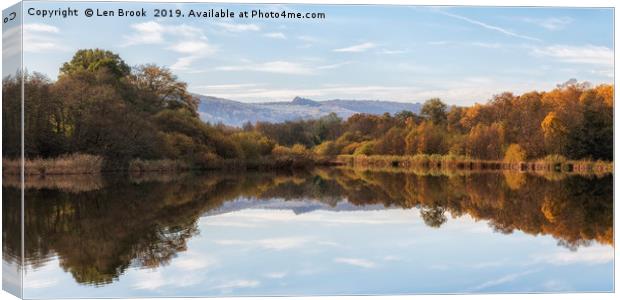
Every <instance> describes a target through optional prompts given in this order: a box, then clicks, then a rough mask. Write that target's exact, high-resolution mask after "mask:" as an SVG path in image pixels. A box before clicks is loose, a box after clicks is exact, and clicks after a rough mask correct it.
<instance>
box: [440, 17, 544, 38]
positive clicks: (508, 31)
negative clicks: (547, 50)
mask: <svg viewBox="0 0 620 300" xmlns="http://www.w3.org/2000/svg"><path fill="white" fill-rule="evenodd" d="M438 12H439V13H441V14H443V15H446V16H448V17H452V18H455V19H459V20H463V21H465V22H467V23H470V24H474V25H478V26H480V27H482V28H485V29H489V30H493V31H497V32H500V33H503V34H505V35H508V36H513V37H516V38H520V39H524V40H530V41H537V42H540V41H541V40H540V39H538V38H535V37H531V36H527V35H523V34H518V33H515V32H512V31H510V30H507V29H504V28H502V27H499V26H494V25H490V24H487V23H484V22H481V21H478V20H474V19H471V18H468V17H464V16H461V15H457V14H453V13H449V12H446V11H441V10H439V11H438Z"/></svg>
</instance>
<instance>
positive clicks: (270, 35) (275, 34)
mask: <svg viewBox="0 0 620 300" xmlns="http://www.w3.org/2000/svg"><path fill="white" fill-rule="evenodd" d="M264 36H265V37H268V38H270V39H280V40H285V39H286V35H284V33H282V32H269V33H265V34H264Z"/></svg>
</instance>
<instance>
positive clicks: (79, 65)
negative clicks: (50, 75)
mask: <svg viewBox="0 0 620 300" xmlns="http://www.w3.org/2000/svg"><path fill="white" fill-rule="evenodd" d="M100 69H107V70H108V71H109V72H111V73H112V74H114V75H115V77H116V78H122V77H125V76H127V75H129V73H130V72H131V68H130V67H129V66H128V65H127V64H126V63H125V61H123V60H122V59H121V58H120V56H118V54H116V53H113V52H111V51H107V50H101V49H82V50H78V51H77V52H76V53H75V54H74V55H73V58H72V59H71V61H69V62H66V63H64V64H63V65H62V67H61V68H60V74H61V75H71V74H74V73H76V72H81V71H90V72H94V71H97V70H100Z"/></svg>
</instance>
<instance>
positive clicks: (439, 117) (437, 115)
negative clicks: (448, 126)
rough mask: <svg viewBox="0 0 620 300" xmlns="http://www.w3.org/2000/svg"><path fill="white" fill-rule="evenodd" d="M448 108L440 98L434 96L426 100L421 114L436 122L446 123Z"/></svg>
mask: <svg viewBox="0 0 620 300" xmlns="http://www.w3.org/2000/svg"><path fill="white" fill-rule="evenodd" d="M447 108H448V107H447V106H446V104H445V103H443V102H441V100H440V99H439V98H432V99H429V100H427V101H426V102H424V105H423V106H422V109H421V110H420V114H421V115H422V116H423V117H425V118H426V119H427V120H430V121H431V122H433V123H434V124H437V125H439V124H444V123H445V122H446V121H447V119H448V115H447V113H446V110H447Z"/></svg>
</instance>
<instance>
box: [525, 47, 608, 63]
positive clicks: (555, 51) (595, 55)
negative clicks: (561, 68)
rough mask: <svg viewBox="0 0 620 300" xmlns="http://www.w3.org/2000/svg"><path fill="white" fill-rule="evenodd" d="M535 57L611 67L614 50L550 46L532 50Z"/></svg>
mask: <svg viewBox="0 0 620 300" xmlns="http://www.w3.org/2000/svg"><path fill="white" fill-rule="evenodd" d="M532 54H534V55H536V56H548V57H551V58H554V59H557V60H560V61H564V62H569V63H583V64H595V65H606V66H613V64H614V50H612V49H610V48H607V47H603V46H593V45H586V46H567V45H552V46H546V47H534V48H532Z"/></svg>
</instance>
